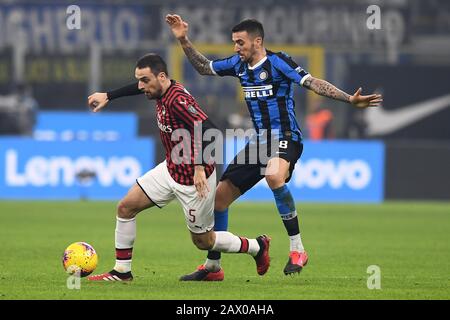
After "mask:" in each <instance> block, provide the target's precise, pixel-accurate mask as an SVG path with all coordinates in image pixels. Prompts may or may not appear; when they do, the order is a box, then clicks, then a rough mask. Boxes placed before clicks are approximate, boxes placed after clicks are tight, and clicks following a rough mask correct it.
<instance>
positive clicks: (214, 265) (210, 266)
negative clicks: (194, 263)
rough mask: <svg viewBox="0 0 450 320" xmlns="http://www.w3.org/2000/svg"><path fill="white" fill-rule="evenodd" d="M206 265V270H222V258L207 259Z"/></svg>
mask: <svg viewBox="0 0 450 320" xmlns="http://www.w3.org/2000/svg"><path fill="white" fill-rule="evenodd" d="M204 265H205V268H206V270H208V271H210V272H217V271H219V270H220V259H218V260H211V259H206V261H205V264H204Z"/></svg>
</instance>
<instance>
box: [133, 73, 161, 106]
mask: <svg viewBox="0 0 450 320" xmlns="http://www.w3.org/2000/svg"><path fill="white" fill-rule="evenodd" d="M135 77H136V79H138V80H139V84H138V88H139V90H141V91H143V92H144V94H145V96H146V97H147V99H149V100H152V99H158V98H160V97H161V95H162V85H161V83H160V81H159V78H158V77H157V76H155V75H154V74H153V73H152V72H151V70H150V68H145V69H137V68H136V71H135Z"/></svg>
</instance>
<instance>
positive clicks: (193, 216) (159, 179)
mask: <svg viewBox="0 0 450 320" xmlns="http://www.w3.org/2000/svg"><path fill="white" fill-rule="evenodd" d="M207 180H208V185H209V190H210V191H209V192H208V193H207V196H206V198H200V197H199V196H198V193H197V189H196V188H195V186H194V185H192V186H185V185H182V184H179V183H177V182H175V180H173V178H172V177H171V176H170V173H169V170H168V169H167V165H166V161H163V162H161V163H160V164H158V165H157V166H156V167H155V168H153V169H152V170H150V171H148V172H147V173H145V174H144V175H143V176H142V177H139V178H137V179H136V182H137V184H138V185H139V186H140V187H141V189H142V190H143V191H144V192H145V194H146V195H147V197H148V198H149V199H150V200H151V201H152V202H153V203H154V204H155V205H156V206H157V207H159V208H162V207H164V206H165V205H166V204H168V203H169V202H170V201H172V200H173V199H174V198H177V199H178V201H180V203H181V205H182V207H183V211H184V218H185V220H186V224H187V227H188V228H189V230H190V231H191V232H193V233H204V232H208V231H210V230H212V229H213V228H214V197H215V195H216V170H214V171H213V173H211V175H210V176H209V177H208V179H207Z"/></svg>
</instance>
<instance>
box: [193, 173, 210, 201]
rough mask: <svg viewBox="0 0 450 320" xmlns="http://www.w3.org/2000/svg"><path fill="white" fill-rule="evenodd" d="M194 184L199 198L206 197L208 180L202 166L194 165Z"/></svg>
mask: <svg viewBox="0 0 450 320" xmlns="http://www.w3.org/2000/svg"><path fill="white" fill-rule="evenodd" d="M194 185H195V188H196V189H197V193H198V196H199V197H200V198H206V195H207V194H208V192H209V191H210V190H209V186H208V180H207V179H206V173H205V168H204V167H203V166H195V172H194Z"/></svg>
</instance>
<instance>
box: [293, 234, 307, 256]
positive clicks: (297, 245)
mask: <svg viewBox="0 0 450 320" xmlns="http://www.w3.org/2000/svg"><path fill="white" fill-rule="evenodd" d="M289 240H290V250H291V251H298V252H303V251H305V248H303V243H302V238H301V237H300V233H299V234H296V235H295V236H289Z"/></svg>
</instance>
